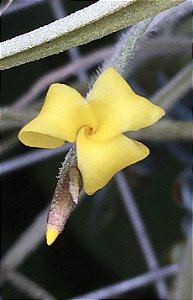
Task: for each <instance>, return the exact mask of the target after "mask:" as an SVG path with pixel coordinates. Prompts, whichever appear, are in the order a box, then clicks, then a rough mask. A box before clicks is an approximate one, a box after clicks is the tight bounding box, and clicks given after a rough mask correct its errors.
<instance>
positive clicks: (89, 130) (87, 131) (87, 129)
mask: <svg viewBox="0 0 193 300" xmlns="http://www.w3.org/2000/svg"><path fill="white" fill-rule="evenodd" d="M84 133H85V134H86V135H87V136H88V135H92V134H94V129H93V128H92V127H90V126H86V127H85V128H84Z"/></svg>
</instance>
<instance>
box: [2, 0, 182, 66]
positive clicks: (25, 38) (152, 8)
mask: <svg viewBox="0 0 193 300" xmlns="http://www.w3.org/2000/svg"><path fill="white" fill-rule="evenodd" d="M180 2H182V0H168V1H162V0H153V1H141V0H127V1H104V0H100V1H98V2H97V3H95V4H92V5H90V6H89V7H87V8H84V9H82V10H80V11H77V12H75V13H73V14H71V15H69V16H67V17H65V18H63V19H60V20H57V21H55V22H53V23H50V24H48V25H46V26H43V27H41V28H38V29H36V30H33V31H31V32H28V33H26V34H23V35H21V36H17V37H15V38H13V39H11V40H7V41H5V42H2V43H1V61H0V69H8V68H11V67H14V66H18V65H21V64H24V63H27V62H30V61H34V60H38V59H41V58H44V57H47V56H50V55H53V54H57V53H60V52H62V51H64V50H67V49H69V48H71V47H75V46H78V45H83V44H86V43H88V42H90V41H93V40H96V39H99V38H102V37H103V36H106V35H108V34H111V33H113V32H116V31H118V30H121V29H122V28H126V27H128V26H129V25H132V24H134V23H137V22H138V21H140V20H143V19H146V18H148V17H150V16H153V15H155V14H157V13H159V12H161V11H164V10H166V9H167V8H170V7H172V6H175V5H177V4H178V3H180Z"/></svg>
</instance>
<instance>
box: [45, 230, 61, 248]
mask: <svg viewBox="0 0 193 300" xmlns="http://www.w3.org/2000/svg"><path fill="white" fill-rule="evenodd" d="M58 235H59V232H58V231H57V230H56V229H54V228H52V227H50V228H48V230H47V233H46V241H47V244H48V246H50V245H51V244H52V243H53V242H54V241H55V239H56V238H57V236H58Z"/></svg>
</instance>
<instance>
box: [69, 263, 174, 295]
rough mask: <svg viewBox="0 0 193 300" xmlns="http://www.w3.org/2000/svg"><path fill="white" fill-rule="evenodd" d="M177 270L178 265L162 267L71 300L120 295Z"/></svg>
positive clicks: (170, 274) (172, 273) (168, 275)
mask: <svg viewBox="0 0 193 300" xmlns="http://www.w3.org/2000/svg"><path fill="white" fill-rule="evenodd" d="M177 272H178V266H177V265H171V266H167V267H164V268H160V269H158V270H157V271H153V272H148V273H145V274H143V275H140V276H137V277H135V278H132V279H127V280H124V281H122V282H119V283H115V284H112V285H110V286H107V287H104V288H102V289H99V290H96V291H93V292H90V293H88V294H84V295H81V296H77V297H74V298H72V299H71V300H91V299H92V300H94V299H109V298H111V297H113V298H114V297H116V296H118V295H121V294H124V293H126V292H130V291H132V290H135V289H137V288H141V287H143V286H147V285H150V284H152V283H154V282H155V281H157V280H160V279H164V278H166V277H170V276H172V275H175V274H176V273H177Z"/></svg>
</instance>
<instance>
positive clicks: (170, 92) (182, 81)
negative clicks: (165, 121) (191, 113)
mask: <svg viewBox="0 0 193 300" xmlns="http://www.w3.org/2000/svg"><path fill="white" fill-rule="evenodd" d="M191 88H192V64H188V65H187V66H185V67H184V68H183V69H182V70H180V71H179V72H178V73H177V75H175V76H174V77H173V78H172V79H171V80H170V81H169V82H168V84H166V85H165V87H164V88H162V89H161V90H159V91H158V92H157V93H156V94H155V95H154V96H153V97H152V98H151V99H152V101H153V102H154V103H157V104H160V105H161V106H162V107H163V108H164V109H165V110H167V111H168V110H169V109H170V108H171V107H172V106H173V105H174V104H175V103H176V102H177V101H178V100H180V99H181V98H182V97H183V96H184V95H185V94H186V93H187V92H188V91H190V90H191Z"/></svg>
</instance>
